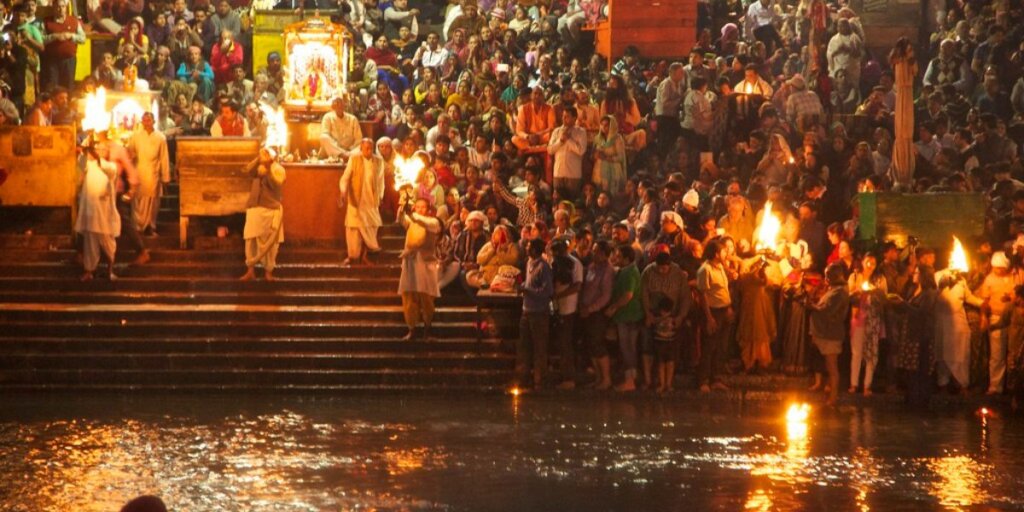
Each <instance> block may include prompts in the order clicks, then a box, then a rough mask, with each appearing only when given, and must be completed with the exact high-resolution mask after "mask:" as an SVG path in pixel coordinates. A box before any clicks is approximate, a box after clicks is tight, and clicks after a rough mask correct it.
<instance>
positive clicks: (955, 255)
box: [949, 236, 970, 272]
mask: <svg viewBox="0 0 1024 512" xmlns="http://www.w3.org/2000/svg"><path fill="white" fill-rule="evenodd" d="M949 268H950V269H951V270H959V271H960V272H967V271H968V270H970V267H969V266H968V265H967V252H965V251H964V245H963V244H962V243H960V239H959V238H957V237H955V236H954V237H953V252H952V253H950V255H949Z"/></svg>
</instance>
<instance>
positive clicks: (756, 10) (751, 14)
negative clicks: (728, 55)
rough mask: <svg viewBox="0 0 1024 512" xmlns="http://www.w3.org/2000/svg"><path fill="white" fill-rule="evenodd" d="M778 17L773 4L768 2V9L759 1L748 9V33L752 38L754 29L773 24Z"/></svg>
mask: <svg viewBox="0 0 1024 512" xmlns="http://www.w3.org/2000/svg"><path fill="white" fill-rule="evenodd" d="M777 17H778V15H777V14H775V8H774V7H773V6H772V3H771V2H768V7H765V6H764V5H761V2H760V0H758V1H756V2H754V3H752V4H750V7H749V8H748V9H747V31H748V32H749V33H750V35H751V36H752V35H753V33H754V29H758V28H761V27H763V26H765V25H769V24H771V23H772V22H773V21H775V18H777Z"/></svg>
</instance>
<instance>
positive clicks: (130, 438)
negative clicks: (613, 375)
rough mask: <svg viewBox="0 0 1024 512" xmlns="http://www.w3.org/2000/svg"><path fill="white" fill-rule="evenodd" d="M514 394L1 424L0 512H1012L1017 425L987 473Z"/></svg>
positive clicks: (912, 435) (658, 413)
mask: <svg viewBox="0 0 1024 512" xmlns="http://www.w3.org/2000/svg"><path fill="white" fill-rule="evenodd" d="M524 398H526V397H524ZM528 398H529V400H523V399H521V398H515V397H513V404H512V405H513V407H511V408H510V407H509V404H508V402H505V401H504V400H494V401H493V403H491V402H490V401H487V402H484V401H477V400H469V401H468V403H466V404H461V405H459V404H452V403H445V404H443V406H442V405H441V404H438V403H425V404H417V405H414V406H412V407H409V406H408V405H407V403H403V404H402V405H399V403H398V402H397V401H387V400H382V401H381V404H382V405H375V406H374V407H376V409H375V410H370V412H367V407H366V406H365V404H362V405H360V404H357V405H356V406H352V405H350V404H349V403H347V402H343V403H344V405H340V406H339V405H333V406H331V405H329V406H325V409H322V406H321V405H320V404H316V406H315V407H311V406H309V405H308V404H303V403H299V404H297V405H294V406H293V407H290V408H287V409H286V408H278V409H277V410H276V411H274V412H265V413H261V414H254V413H252V412H247V411H245V410H244V409H239V410H231V408H230V406H227V405H222V407H223V408H224V411H223V412H220V414H213V415H207V416H204V417H196V416H195V415H194V413H192V412H191V411H188V412H182V411H178V414H166V415H165V414H152V415H143V416H139V415H134V416H133V417H130V418H124V417H118V416H116V415H115V416H114V417H107V418H102V419H95V418H94V419H77V420H67V419H53V418H50V419H39V420H36V421H13V420H7V419H0V484H2V485H3V488H4V489H5V490H7V491H8V492H7V493H6V495H0V509H2V510H12V511H20V510H25V511H36V510H76V511H78V510H82V511H93V510H97V511H99V510H104V511H108V510H117V509H118V507H120V505H121V504H123V503H124V501H126V500H127V499H128V498H130V497H132V496H134V495H138V494H142V493H157V494H159V495H161V496H163V497H164V498H165V499H166V500H167V501H168V502H169V503H170V504H172V509H174V510H201V511H205V510H270V511H276V510H288V511H292V510H325V509H326V510H348V509H354V508H365V509H374V508H376V509H403V510H404V509H423V508H427V509H433V508H455V509H479V508H491V509H493V508H495V504H498V508H501V507H511V505H505V503H510V504H511V503H515V501H507V500H514V499H516V498H517V497H518V496H521V495H522V493H523V491H524V490H527V491H529V493H540V494H539V496H542V497H541V498H537V499H538V500H543V499H548V500H555V499H562V500H577V502H583V503H587V504H590V505H594V507H591V508H595V507H596V508H599V509H625V508H628V507H627V505H628V503H629V501H628V500H629V499H630V497H632V499H637V498H638V497H644V499H648V500H650V501H649V502H650V503H651V504H652V509H660V508H664V507H665V506H667V504H669V503H679V502H687V503H691V504H693V506H694V507H695V508H694V509H702V508H705V509H709V508H725V509H738V508H740V507H744V508H746V509H747V510H799V509H806V508H808V507H813V505H814V504H815V503H820V502H821V500H822V499H828V500H829V501H828V502H829V503H833V502H834V504H835V508H836V509H837V510H849V509H858V510H861V511H866V510H870V509H871V508H876V509H881V510H887V509H896V508H904V509H906V508H920V507H921V506H927V505H928V504H933V505H934V504H941V505H943V506H948V507H967V506H972V505H973V506H976V505H979V504H990V505H997V506H998V505H1001V506H1010V507H1013V506H1020V505H1021V504H1024V492H1022V488H1024V487H1022V485H1021V480H1020V477H1019V476H1014V475H1019V474H1021V473H1022V472H1021V471H1020V469H1021V465H1020V462H1019V460H1020V457H1019V454H1020V453H1021V451H1020V449H1021V448H1022V447H1024V442H1022V440H1021V439H1020V438H1019V437H1020V434H1019V433H1018V432H1017V430H1016V429H1010V428H1006V429H1001V430H994V431H993V432H992V433H991V435H992V436H993V437H994V438H995V439H996V440H997V441H998V442H999V443H998V444H996V445H995V446H997V448H998V449H993V450H992V451H993V456H998V454H1000V453H1004V452H1006V450H1008V449H1013V450H1017V451H1011V452H1009V455H1008V456H1007V457H1006V461H1005V462H1001V463H1000V464H1001V466H997V465H996V464H995V463H983V462H979V459H978V454H977V452H976V449H977V446H976V444H975V443H973V439H971V438H970V437H969V436H968V437H962V436H963V433H968V432H971V430H970V428H968V427H966V426H963V427H961V428H959V429H958V428H957V427H958V426H959V425H961V424H960V423H959V420H958V419H957V420H944V421H947V423H942V424H938V425H935V426H933V428H931V429H929V431H927V432H918V431H916V430H915V429H914V428H913V425H914V424H913V423H912V422H903V423H899V421H900V420H898V419H894V416H893V415H880V414H875V415H873V416H872V415H860V416H857V420H858V421H846V419H847V418H846V416H849V415H846V416H843V417H842V419H836V418H818V417H817V416H818V414H817V413H815V415H814V416H815V417H813V418H809V419H807V421H805V422H803V428H801V427H800V426H799V425H794V424H792V423H793V422H789V421H784V420H783V421H780V419H779V416H777V415H775V416H774V418H765V417H758V416H751V417H744V416H735V415H732V416H730V415H720V414H711V413H695V412H693V411H692V409H687V408H686V407H684V406H681V405H676V404H673V405H664V404H656V405H655V406H645V405H642V404H641V405H636V404H629V407H627V406H626V405H624V404H618V403H614V402H612V403H611V404H610V405H608V404H602V403H593V402H584V403H582V404H580V403H577V402H572V401H570V400H566V401H565V402H557V401H552V400H546V399H545V398H544V397H534V396H529V397H528ZM360 407H363V409H360ZM299 411H301V412H299ZM68 416H69V417H73V416H74V414H71V413H68ZM880 416H881V417H880ZM896 418H898V417H896ZM996 421H998V422H1002V420H1001V419H994V420H993V422H996ZM951 422H952V423H951ZM964 423H965V424H970V425H971V427H974V426H976V423H977V422H976V420H974V419H968V420H965V421H964ZM854 425H859V426H858V427H857V428H858V429H860V430H857V429H854V428H853V426H854ZM868 425H870V426H871V428H867V426H868ZM894 425H895V426H894ZM932 432H945V434H943V435H942V436H936V437H930V436H932V434H931V433H932ZM1014 436H1016V437H1014ZM911 443H918V444H920V447H919V448H915V451H907V450H906V445H907V444H911ZM1008 447H1009V448H1008ZM955 450H959V451H955ZM936 454H937V455H936ZM1013 454H1017V455H1016V456H1015V455H1013ZM1007 464H1009V466H1007ZM544 493H547V494H544ZM822 493H826V494H822ZM709 496H711V497H709ZM622 500H627V501H622ZM680 500H682V501H680ZM532 503H540V501H535V502H532ZM563 503H565V502H563ZM488 504H490V505H491V506H488ZM658 504H660V505H661V506H657V505H658ZM570 508H571V507H570Z"/></svg>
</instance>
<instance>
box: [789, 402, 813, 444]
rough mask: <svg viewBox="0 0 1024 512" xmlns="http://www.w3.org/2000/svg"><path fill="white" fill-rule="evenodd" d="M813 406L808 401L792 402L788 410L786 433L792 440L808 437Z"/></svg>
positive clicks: (801, 439)
mask: <svg viewBox="0 0 1024 512" xmlns="http://www.w3.org/2000/svg"><path fill="white" fill-rule="evenodd" d="M810 416H811V406H810V405H808V404H806V403H796V404H791V405H790V406H789V409H788V410H787V411H786V434H787V437H788V438H789V440H790V441H803V440H805V439H807V420H808V418H810Z"/></svg>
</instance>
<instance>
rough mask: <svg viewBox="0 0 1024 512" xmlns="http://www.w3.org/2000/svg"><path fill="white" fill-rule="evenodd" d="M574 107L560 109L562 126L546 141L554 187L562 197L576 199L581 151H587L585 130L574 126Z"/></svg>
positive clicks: (580, 181)
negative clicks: (552, 164) (552, 160)
mask: <svg viewBox="0 0 1024 512" xmlns="http://www.w3.org/2000/svg"><path fill="white" fill-rule="evenodd" d="M576 119H577V113H576V107H565V109H563V110H562V126H559V127H558V128H555V131H554V132H552V134H551V139H550V140H549V141H548V154H550V155H551V156H553V157H554V158H555V164H554V169H553V173H552V174H553V176H554V178H555V183H554V185H555V188H556V189H558V192H559V193H560V194H561V195H562V197H564V198H568V199H570V200H572V199H576V196H577V195H579V193H580V186H581V185H582V179H583V153H586V152H587V130H586V129H584V128H580V127H579V126H576Z"/></svg>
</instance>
